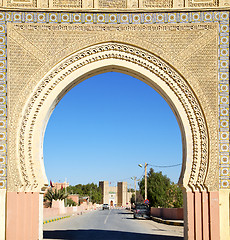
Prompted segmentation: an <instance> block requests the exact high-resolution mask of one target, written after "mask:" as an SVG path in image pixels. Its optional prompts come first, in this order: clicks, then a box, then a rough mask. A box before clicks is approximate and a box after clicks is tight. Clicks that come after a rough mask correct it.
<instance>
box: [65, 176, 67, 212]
mask: <svg viewBox="0 0 230 240" xmlns="http://www.w3.org/2000/svg"><path fill="white" fill-rule="evenodd" d="M66 193H67V178H65V194H66ZM65 206H66V207H67V198H65Z"/></svg>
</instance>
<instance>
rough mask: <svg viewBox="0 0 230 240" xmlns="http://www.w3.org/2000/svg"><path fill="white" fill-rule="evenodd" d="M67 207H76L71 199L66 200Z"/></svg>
mask: <svg viewBox="0 0 230 240" xmlns="http://www.w3.org/2000/svg"><path fill="white" fill-rule="evenodd" d="M67 206H70V207H71V206H77V203H76V202H74V200H73V199H71V198H67Z"/></svg>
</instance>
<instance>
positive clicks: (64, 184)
mask: <svg viewBox="0 0 230 240" xmlns="http://www.w3.org/2000/svg"><path fill="white" fill-rule="evenodd" d="M52 185H53V187H54V188H56V189H57V190H59V189H62V188H67V187H69V183H68V182H63V183H54V182H52Z"/></svg>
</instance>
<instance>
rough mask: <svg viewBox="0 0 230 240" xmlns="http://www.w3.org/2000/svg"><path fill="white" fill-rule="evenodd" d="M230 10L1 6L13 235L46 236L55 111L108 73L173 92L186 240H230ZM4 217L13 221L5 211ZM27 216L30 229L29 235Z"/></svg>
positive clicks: (169, 95)
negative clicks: (43, 221)
mask: <svg viewBox="0 0 230 240" xmlns="http://www.w3.org/2000/svg"><path fill="white" fill-rule="evenodd" d="M138 2H139V1H138ZM192 2H193V1H192ZM192 2H191V3H189V4H190V6H192V7H195V6H196V4H195V3H194V5H193V3H192ZM226 2H227V1H226ZM210 4H214V5H212V6H211V5H210ZM215 4H216V5H218V6H219V3H217V2H216V1H215V3H214V2H213V3H211V2H210V3H209V5H208V6H210V7H215V6H216V5H215ZM169 5H170V4H169ZM9 6H10V5H9ZM94 6H95V5H94ZM170 6H171V5H170ZM177 6H179V5H177ZM186 6H187V5H186ZM204 6H206V5H204ZM133 7H135V6H133ZM228 16H229V15H228V12H227V11H225V12H218V11H214V10H210V11H200V12H193V11H190V10H188V11H187V12H186V11H183V12H182V11H181V12H180V11H177V12H172V11H168V12H155V13H154V12H151V11H140V12H130V13H126V11H125V10H124V11H123V12H122V13H118V12H116V11H112V12H107V13H106V12H99V13H90V12H63V11H62V12H55V11H54V12H31V11H30V12H20V11H17V12H12V13H11V12H5V13H4V14H1V13H0V21H2V23H0V42H1V41H2V45H1V44H0V47H1V49H0V54H2V55H1V57H2V59H3V60H2V62H1V63H0V71H1V72H0V78H1V83H0V87H1V88H0V91H1V89H3V90H2V93H1V96H0V107H1V109H0V115H1V116H0V118H1V119H0V121H1V122H0V123H2V125H1V124H0V128H1V129H2V130H1V129H0V130H1V132H0V141H1V144H2V145H1V146H0V155H1V158H0V161H1V166H3V169H6V167H5V166H6V161H5V159H6V157H7V160H8V162H7V169H8V174H7V177H6V174H5V175H4V174H3V175H2V176H1V179H0V180H1V181H0V187H1V188H2V189H3V190H2V191H1V195H0V200H1V201H0V204H1V206H2V209H5V207H4V206H5V196H6V190H5V189H6V182H7V204H6V211H7V212H6V213H7V222H6V225H7V228H6V238H7V239H17V237H18V236H19V235H20V234H21V235H20V237H21V239H37V238H38V235H39V228H38V218H39V216H40V217H41V212H39V208H38V206H39V201H41V200H42V195H41V194H39V193H40V192H41V190H42V189H44V187H45V186H46V184H47V179H46V175H45V170H44V166H43V157H42V144H43V134H44V131H45V126H46V123H47V121H48V119H49V116H50V114H51V112H52V110H53V108H54V107H55V105H56V104H57V103H58V101H59V100H60V99H61V98H62V96H63V95H64V94H65V92H66V91H68V90H69V89H71V88H72V87H73V86H75V85H77V84H78V83H79V82H81V81H83V80H85V79H87V78H88V77H90V76H92V75H95V74H99V73H102V72H106V71H119V72H124V73H127V74H130V75H135V76H136V77H137V76H138V78H139V79H140V80H142V81H144V82H146V83H147V84H149V85H150V86H152V87H153V88H154V89H156V90H157V91H158V92H159V93H160V94H161V95H162V96H163V97H164V98H165V99H166V101H167V102H168V104H169V105H170V107H171V108H172V110H173V111H174V113H175V115H176V117H177V119H178V123H179V125H180V128H181V133H182V139H183V168H182V172H181V177H180V184H181V185H182V186H183V188H184V192H185V202H186V204H185V220H186V224H185V238H186V239H202V238H203V239H218V238H219V237H218V235H219V228H220V231H221V236H222V239H226V236H227V235H226V228H228V227H229V226H228V223H229V219H228V215H226V216H224V214H225V212H226V210H225V209H226V207H227V209H229V205H228V202H229V190H228V189H229V187H228V186H229V185H228V183H229V179H228V176H229V175H228V173H226V171H227V170H228V167H229V165H228V164H229V162H228V161H229V149H228V147H229V127H228V122H229V121H228V116H229V107H228V87H229V83H228V60H229V59H228V56H229V55H228V52H229V47H228V26H229V20H228ZM82 23H84V24H82ZM99 23H100V24H99ZM6 30H7V31H6ZM6 38H7V42H6ZM6 43H7V44H6ZM6 47H7V58H6V54H5V51H6ZM18 59H20V61H18ZM6 66H7V74H6ZM6 77H7V91H6V90H4V89H6V88H5V87H6V82H5V79H6ZM6 92H7V95H6ZM6 103H7V117H6V115H4V109H5V106H6V105H4V104H6ZM6 119H7V125H6V124H5V125H4V123H5V122H6ZM4 126H5V127H4ZM6 127H7V128H6ZM6 130H7V140H6V137H5V136H6ZM6 143H7V145H6ZM6 146H7V148H6ZM5 172H6V171H5ZM1 173H2V172H0V174H1ZM3 173H4V172H3ZM219 196H220V203H221V206H220V207H219ZM15 203H17V204H15ZM24 203H27V204H24ZM23 204H24V205H23ZM18 206H20V211H18V208H17V207H18ZM23 206H24V207H23ZM25 208H26V210H25ZM219 210H220V213H221V215H220V216H221V217H220V219H219ZM25 211H27V214H26V216H27V217H26V218H24V220H23V221H24V222H23V221H21V218H22V216H23V215H25V214H24V212H25ZM16 212H17V214H18V215H17V214H16ZM32 212H33V215H34V218H31V215H32ZM0 217H1V219H2V221H5V216H4V214H2V215H0ZM36 219H37V220H36ZM32 220H33V221H32ZM25 223H28V227H27V231H25V232H23V233H22V232H21V230H20V229H21V228H22V227H23V226H24V225H25ZM33 223H34V224H33ZM15 224H16V225H15ZM36 224H37V225H36ZM13 225H15V226H16V228H15V227H14V230H13V229H12V228H11V226H13ZM15 229H16V230H15ZM28 229H30V230H28ZM4 230H5V228H3V227H2V231H0V232H4ZM18 234H19V235H18ZM1 237H2V238H3V239H4V238H5V237H4V236H3V234H2V236H1ZM40 238H42V237H41V234H40ZM19 239H20V238H19Z"/></svg>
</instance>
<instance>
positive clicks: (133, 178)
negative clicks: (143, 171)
mask: <svg viewBox="0 0 230 240" xmlns="http://www.w3.org/2000/svg"><path fill="white" fill-rule="evenodd" d="M131 179H132V180H134V183H135V184H134V185H135V204H136V202H137V186H136V183H137V181H140V179H137V177H131Z"/></svg>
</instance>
